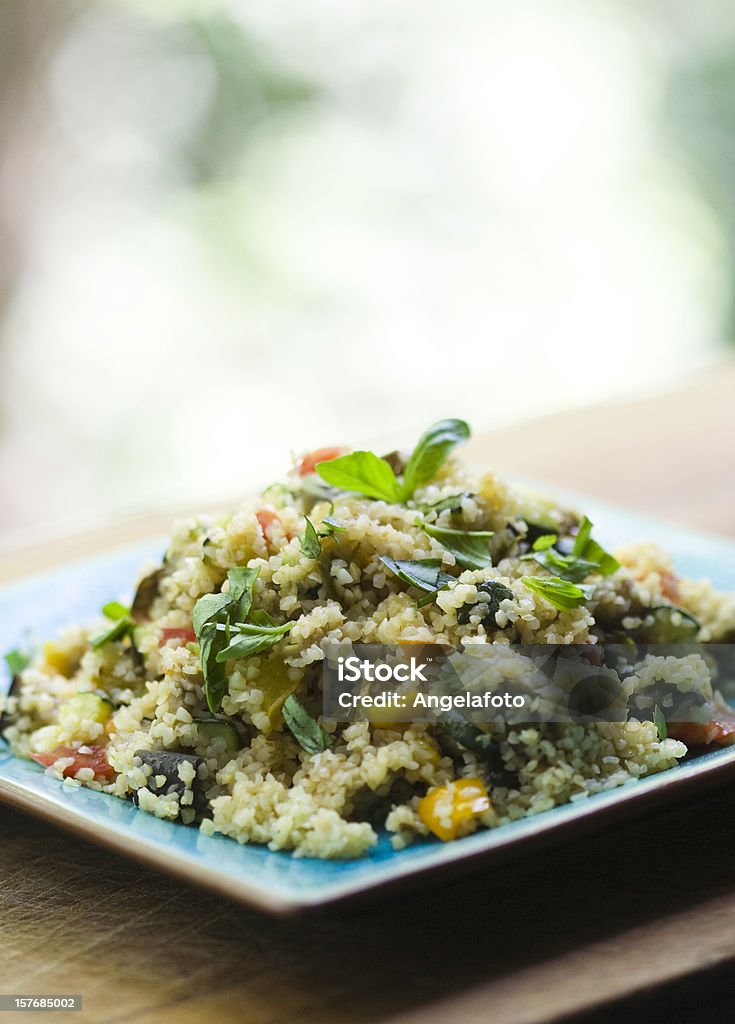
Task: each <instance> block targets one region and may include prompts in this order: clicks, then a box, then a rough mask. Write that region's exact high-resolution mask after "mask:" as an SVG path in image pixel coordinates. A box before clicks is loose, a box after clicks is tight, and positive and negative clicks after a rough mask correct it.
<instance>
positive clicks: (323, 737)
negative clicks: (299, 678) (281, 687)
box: [281, 693, 331, 754]
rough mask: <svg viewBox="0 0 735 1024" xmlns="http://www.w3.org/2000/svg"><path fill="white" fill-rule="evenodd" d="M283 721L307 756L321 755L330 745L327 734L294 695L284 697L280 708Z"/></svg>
mask: <svg viewBox="0 0 735 1024" xmlns="http://www.w3.org/2000/svg"><path fill="white" fill-rule="evenodd" d="M281 714H282V715H283V720H284V722H285V723H286V725H287V726H288V728H289V730H290V731H291V733H292V734H293V736H294V738H295V739H296V740H298V742H299V743H300V744H301V746H302V747H303V748H304V750H305V751H306V753H307V754H321V752H322V751H323V750H326V749H327V747H329V745H330V743H331V739H330V736H329V733H328V732H326V731H325V730H324V729H322V727H321V725H319V723H318V722H317V721H316V719H314V718H312V716H311V715H310V714H309V712H308V711H307V710H306V708H305V707H304V706H303V705H302V704H301V703H300V702H299V700H298V698H297V697H296V695H295V694H293V693H292V694H291V695H290V696H289V697H286V699H285V701H284V702H283V707H282V708H281Z"/></svg>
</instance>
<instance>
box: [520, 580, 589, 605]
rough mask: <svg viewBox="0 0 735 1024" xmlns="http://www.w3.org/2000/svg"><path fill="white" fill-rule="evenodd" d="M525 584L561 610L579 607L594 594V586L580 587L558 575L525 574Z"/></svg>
mask: <svg viewBox="0 0 735 1024" xmlns="http://www.w3.org/2000/svg"><path fill="white" fill-rule="evenodd" d="M522 582H523V584H524V586H526V587H527V588H528V589H529V590H531V591H533V592H534V593H535V594H540V596H541V597H544V598H546V600H547V601H548V602H549V604H553V606H554V607H555V608H558V609H559V611H562V612H565V611H569V609H570V608H578V607H579V606H580V605H581V604H584V602H585V601H587V600H588V599H589V598H590V597H591V596H592V591H593V590H594V588H593V587H580V586H576V585H575V584H574V583H570V582H569V581H568V580H562V579H560V578H559V577H558V576H524V577H523V580H522Z"/></svg>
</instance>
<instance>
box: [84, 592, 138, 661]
mask: <svg viewBox="0 0 735 1024" xmlns="http://www.w3.org/2000/svg"><path fill="white" fill-rule="evenodd" d="M102 614H103V615H104V616H105V618H106V619H110V620H111V621H112V625H111V626H110V628H109V629H106V630H105V631H104V632H103V633H98V634H97V636H93V637H92V638H91V640H90V641H89V643H90V645H91V647H92V650H93V651H97V650H99V648H100V647H104V646H105V644H109V643H112V642H113V641H115V640H124V639H125V637H126V636H131V635H132V632H133V629H134V627H135V623H134V622H133V620H132V618H131V616H130V609H129V608H126V607H125V606H124V605H122V604H120V603H119V601H110V602H108V604H106V605H104V607H103V608H102Z"/></svg>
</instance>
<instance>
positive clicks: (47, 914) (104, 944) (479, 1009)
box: [0, 365, 735, 1024]
mask: <svg viewBox="0 0 735 1024" xmlns="http://www.w3.org/2000/svg"><path fill="white" fill-rule="evenodd" d="M734 393H735V365H727V366H724V367H722V368H720V369H719V370H718V371H717V372H715V373H708V374H703V375H701V377H700V378H699V379H696V380H694V381H692V382H691V383H690V384H689V385H688V386H687V387H686V389H683V390H681V391H679V392H677V393H673V394H670V395H668V396H665V397H663V398H655V399H650V400H648V401H646V402H643V403H642V402H632V403H628V404H626V405H618V406H614V405H610V406H608V407H604V408H603V407H598V408H596V409H590V410H584V411H582V412H579V413H574V414H569V415H565V416H563V417H555V418H551V419H548V420H545V421H543V422H539V423H536V424H530V425H527V426H524V427H521V428H514V429H513V430H507V431H502V432H498V433H495V434H493V435H486V436H484V437H481V438H478V439H476V440H475V441H474V442H473V449H474V451H473V453H472V454H473V455H474V456H475V457H477V458H480V459H483V460H486V461H487V462H489V463H494V464H498V465H500V466H501V467H502V468H503V469H506V470H510V471H513V472H515V473H521V474H524V475H529V476H533V477H535V478H539V479H543V478H546V479H549V480H552V481H556V482H557V483H559V484H561V485H564V486H566V487H574V488H576V489H578V490H582V491H585V490H586V491H587V492H589V493H591V494H595V495H596V496H599V497H603V498H607V499H610V500H613V501H617V502H618V503H619V504H625V505H628V506H632V507H636V508H639V509H642V510H645V511H648V512H652V513H654V514H656V515H661V516H666V517H668V518H670V519H674V520H679V521H681V522H684V523H689V524H691V525H698V526H702V527H705V528H708V529H712V530H718V531H720V532H727V533H730V534H735V514H734V513H733V510H734V509H735V475H734V474H733V469H735V434H734V432H733V429H732V428H733V426H734V425H735V424H734V417H733V414H732V411H731V410H732V395H733V394H734ZM160 529H161V523H160V521H159V518H158V517H152V518H151V519H150V520H138V521H136V522H135V523H128V524H122V525H118V526H116V527H114V528H110V529H107V530H104V531H98V533H97V534H96V535H95V536H94V537H90V536H87V537H85V538H83V539H82V538H76V539H75V538H70V539H69V540H68V541H67V542H66V543H65V544H63V545H59V543H58V542H57V543H55V544H54V545H53V547H50V546H49V545H39V546H37V547H36V548H35V549H33V550H28V551H23V552H18V551H15V552H13V551H8V552H6V554H5V555H4V556H3V558H1V559H0V578H3V577H5V578H9V577H12V576H14V575H17V573H18V572H19V571H20V569H21V568H22V567H23V568H25V569H26V570H27V569H28V567H29V566H34V565H35V566H42V565H45V564H48V563H49V562H51V561H58V560H60V559H62V558H68V557H74V556H75V555H76V554H77V551H78V549H79V546H80V545H82V544H83V545H84V548H85V550H87V551H89V550H90V549H94V548H96V547H100V546H105V545H109V544H110V543H112V542H118V541H121V540H125V539H137V538H138V537H139V536H142V535H145V534H146V533H151V532H160ZM0 950H1V951H2V953H1V955H0V993H2V992H5V993H23V992H25V993H29V992H30V993H41V992H44V993H63V992H68V993H81V994H83V996H84V1003H85V1010H84V1011H83V1012H82V1013H81V1014H70V1015H69V1016H68V1017H64V1018H62V1019H65V1020H66V1019H68V1020H70V1021H74V1020H82V1021H85V1022H86V1021H89V1022H95V1024H113V1022H123V1021H125V1022H127V1021H130V1022H135V1024H153V1022H168V1021H171V1022H177V1024H210V1022H221V1024H231V1022H232V1024H234V1022H248V1024H251V1022H252V1024H281V1022H285V1021H296V1020H298V1021H299V1022H300V1024H338V1022H339V1024H342V1022H344V1024H362V1022H365V1024H367V1022H380V1024H388V1022H390V1024H399V1022H400V1024H409V1022H412V1024H413V1022H416V1024H418V1022H421V1024H444V1022H447V1024H448V1022H450V1021H452V1022H461V1024H468V1022H491V1021H492V1022H493V1024H506V1022H507V1024H521V1022H524V1024H532V1022H539V1024H542V1022H549V1021H553V1020H560V1019H562V1018H565V1017H567V1016H569V1015H570V1014H574V1013H577V1012H580V1011H585V1012H589V1011H590V1009H591V1008H593V1007H595V1006H599V1005H601V1004H603V1003H605V1002H609V1001H610V1000H613V999H617V998H620V997H622V996H630V994H631V993H635V992H638V991H641V990H644V989H646V988H647V987H650V986H652V985H660V984H662V983H664V982H666V981H668V980H670V979H672V978H677V977H681V976H682V975H686V974H689V973H692V972H696V971H700V970H701V969H703V968H705V967H709V966H711V965H714V964H720V963H727V962H730V961H731V960H733V959H735V808H734V807H733V796H732V794H731V793H730V791H729V790H727V789H725V790H722V789H720V790H717V791H714V792H712V793H710V794H708V795H706V796H704V797H702V796H700V797H698V798H697V799H696V800H687V801H686V802H684V801H682V802H680V803H679V804H678V805H677V806H675V807H673V808H669V809H666V810H660V811H657V812H656V813H654V814H651V813H649V814H648V816H647V817H645V818H643V819H642V820H638V821H636V822H633V823H631V824H628V825H626V826H625V827H622V826H619V825H618V826H616V827H614V828H613V829H611V830H609V831H607V832H605V833H603V834H598V835H595V836H591V837H589V838H586V839H583V840H576V841H575V842H574V844H573V845H564V846H558V847H555V848H554V849H552V850H550V851H546V852H544V853H540V854H537V855H535V856H533V857H532V858H529V859H523V860H521V861H519V862H517V863H512V864H509V865H507V866H505V867H503V868H495V869H494V870H493V871H485V872H484V873H482V872H481V873H479V874H476V875H473V876H471V877H467V878H463V879H461V880H459V881H457V882H454V883H452V884H448V883H442V882H439V883H434V887H433V888H431V889H429V890H423V891H419V892H418V893H416V894H405V895H404V894H399V895H395V894H393V895H391V896H390V898H389V900H388V901H387V902H376V903H375V904H373V905H369V906H366V907H361V908H353V909H348V910H345V909H333V910H331V911H329V912H325V913H321V914H317V915H310V916H309V917H305V918H301V919H296V920H272V919H269V918H267V917H264V916H263V915H261V914H260V913H257V912H255V911H249V910H247V909H244V908H243V907H241V906H238V905H235V904H231V903H229V902H228V901H226V900H224V899H222V898H219V897H215V896H210V895H208V894H206V893H204V892H201V891H199V890H196V889H193V888H190V887H188V886H186V885H185V884H183V883H181V882H178V881H175V880H173V879H170V878H167V877H164V876H162V875H159V874H156V873H154V872H152V871H150V870H147V869H146V868H143V867H141V866H139V865H138V864H136V863H134V862H130V861H127V860H125V859H123V858H122V857H119V856H116V855H113V854H110V853H107V852H106V851H104V850H101V849H98V848H96V847H95V846H92V845H91V844H89V843H87V842H85V841H83V840H80V839H77V838H74V837H71V836H69V835H66V834H64V833H62V832H60V831H57V830H56V829H54V828H53V827H51V826H49V825H46V824H45V823H43V822H40V821H36V820H33V819H31V818H26V817H25V816H23V815H21V814H19V813H17V812H16V811H13V810H9V809H0ZM2 1016H3V1020H8V1021H10V1020H19V1021H25V1022H26V1024H32V1022H34V1021H36V1020H38V1021H39V1022H44V1024H48V1021H49V1020H50V1019H52V1018H51V1017H50V1016H49V1015H48V1014H43V1015H42V1014H33V1013H23V1014H22V1015H20V1014H11V1013H8V1014H4V1015H2ZM0 1024H1V1022H0Z"/></svg>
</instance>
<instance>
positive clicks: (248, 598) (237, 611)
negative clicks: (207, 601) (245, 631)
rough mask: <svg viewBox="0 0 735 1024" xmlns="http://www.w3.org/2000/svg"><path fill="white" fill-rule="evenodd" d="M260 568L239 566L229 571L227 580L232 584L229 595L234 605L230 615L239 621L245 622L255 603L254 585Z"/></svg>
mask: <svg viewBox="0 0 735 1024" xmlns="http://www.w3.org/2000/svg"><path fill="white" fill-rule="evenodd" d="M259 572H260V569H247V568H245V567H244V566H238V567H237V568H236V569H230V571H229V572H228V573H227V580H228V582H229V585H230V590H229V595H230V599H231V601H232V604H233V607H232V610H231V612H230V617H231V618H232V619H235V620H236V621H237V622H244V621H245V620H246V619H247V617H248V613H249V611H250V608H251V606H252V603H253V587H254V586H255V581H256V580H257V578H258V573H259Z"/></svg>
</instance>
